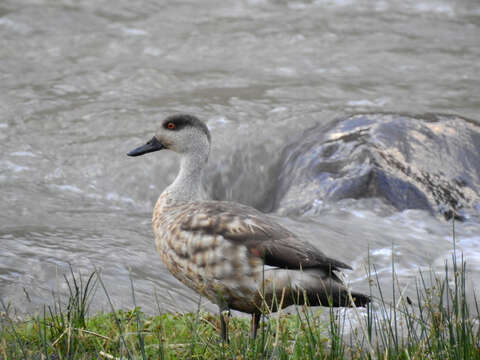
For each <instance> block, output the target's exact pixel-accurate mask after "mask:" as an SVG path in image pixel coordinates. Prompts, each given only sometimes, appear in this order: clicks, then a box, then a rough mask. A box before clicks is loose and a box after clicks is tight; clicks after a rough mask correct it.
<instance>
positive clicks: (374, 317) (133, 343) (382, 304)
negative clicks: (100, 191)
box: [0, 256, 480, 360]
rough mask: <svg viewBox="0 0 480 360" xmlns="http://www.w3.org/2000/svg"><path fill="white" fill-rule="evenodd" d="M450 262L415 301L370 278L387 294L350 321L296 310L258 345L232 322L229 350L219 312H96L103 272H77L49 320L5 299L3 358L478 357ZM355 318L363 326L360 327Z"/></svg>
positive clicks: (475, 310)
mask: <svg viewBox="0 0 480 360" xmlns="http://www.w3.org/2000/svg"><path fill="white" fill-rule="evenodd" d="M451 260H452V262H451V267H450V268H448V267H447V266H446V267H445V273H444V274H440V275H439V274H434V273H428V274H425V273H419V276H418V279H417V291H416V292H417V297H416V298H415V299H410V298H408V297H403V294H402V289H400V288H399V287H398V283H397V282H396V278H395V277H393V278H392V289H390V290H391V291H393V294H394V296H393V302H392V304H390V303H388V302H387V301H385V300H384V299H383V295H382V293H383V292H382V289H380V288H379V287H378V283H376V280H375V279H376V278H377V277H376V274H375V273H371V274H370V281H371V285H372V290H373V289H375V291H374V293H376V294H379V295H378V296H375V298H374V304H373V306H370V307H369V308H368V309H367V310H360V309H350V310H348V312H349V315H346V314H347V312H346V311H343V310H340V311H338V310H331V309H326V308H323V309H321V310H319V309H307V308H302V307H298V308H296V310H295V311H294V312H293V313H290V314H286V313H280V314H277V315H276V316H267V317H266V320H265V321H263V323H262V326H261V328H260V330H259V334H258V336H257V338H256V339H255V340H251V339H250V338H249V320H248V319H246V318H235V317H232V318H230V319H229V321H228V323H229V324H228V327H229V338H230V342H229V343H228V344H225V343H222V342H221V341H220V337H219V334H218V329H219V320H218V316H214V315H212V314H209V313H203V312H201V311H200V310H198V311H194V312H192V313H186V314H171V313H166V314H161V311H160V309H159V314H160V315H155V316H148V315H145V314H144V313H143V312H142V311H141V309H140V308H138V307H137V308H134V309H131V310H120V311H115V309H114V308H113V306H112V312H110V313H101V314H96V315H92V316H89V315H88V306H89V303H90V301H91V297H92V296H93V294H94V292H95V290H96V289H97V288H100V289H103V290H104V291H105V293H106V294H107V297H108V293H107V292H106V288H105V285H104V283H103V282H102V278H101V276H100V275H98V274H97V273H92V274H91V275H90V277H89V278H88V279H84V278H82V277H80V276H78V275H75V274H74V272H73V271H72V272H71V274H70V276H68V277H67V276H66V277H65V281H66V282H67V285H68V288H69V296H68V297H67V298H66V299H64V301H63V302H62V301H61V300H60V299H59V298H55V299H54V301H53V304H54V305H51V306H45V307H44V310H43V312H42V314H41V315H38V316H33V317H30V318H28V319H23V320H18V319H15V317H14V315H13V305H7V304H5V303H3V302H2V304H1V305H2V316H1V321H0V339H1V340H0V359H3V360H7V359H93V358H95V359H271V358H275V359H352V358H353V359H372V358H375V359H425V358H432V359H433V358H434V359H480V329H479V314H480V313H479V306H478V302H477V299H476V298H475V299H474V302H473V306H472V305H469V302H468V301H467V296H466V283H467V279H466V264H465V261H464V259H463V257H456V256H452V259H451ZM132 289H133V286H132ZM383 290H385V289H383ZM132 294H133V295H132V296H134V293H133V291H132ZM393 304H394V305H393ZM470 304H471V302H470ZM266 313H268V310H266ZM352 318H354V319H356V320H358V321H357V325H356V326H355V329H353V330H352V329H350V328H349V327H351V326H352V325H351V319H352ZM347 334H348V335H347Z"/></svg>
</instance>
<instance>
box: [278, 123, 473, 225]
mask: <svg viewBox="0 0 480 360" xmlns="http://www.w3.org/2000/svg"><path fill="white" fill-rule="evenodd" d="M349 198H353V199H360V198H378V199H381V200H382V201H384V202H386V203H387V204H389V205H391V206H393V208H395V209H397V210H404V209H425V210H428V211H430V212H432V213H435V214H442V215H443V216H445V217H446V218H450V217H452V216H456V217H457V218H459V219H462V218H464V217H465V216H468V214H474V213H476V212H477V211H478V208H479V207H480V126H479V125H478V124H476V123H475V122H474V121H472V120H468V119H465V118H461V117H459V116H454V115H441V114H427V115H421V116H413V115H401V114H356V115H352V116H349V117H346V118H340V119H337V120H336V121H335V122H333V123H330V124H328V125H325V124H318V125H316V126H314V127H313V128H311V129H308V130H306V131H305V132H304V133H303V134H302V135H301V136H300V137H299V138H297V139H296V140H294V141H292V143H291V144H290V145H289V146H287V147H286V148H285V149H284V151H283V155H282V160H281V164H280V166H279V173H278V183H277V188H276V199H275V205H274V210H276V211H279V212H282V213H287V214H288V213H296V212H298V209H302V212H305V211H308V210H309V209H310V208H314V207H317V208H318V209H321V208H322V206H323V204H327V203H328V202H334V201H339V200H342V199H349ZM299 202H301V205H300V204H299ZM475 209H477V210H475Z"/></svg>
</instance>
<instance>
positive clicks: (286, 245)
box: [181, 201, 351, 271]
mask: <svg viewBox="0 0 480 360" xmlns="http://www.w3.org/2000/svg"><path fill="white" fill-rule="evenodd" d="M184 206H186V207H188V209H185V210H186V211H185V212H184V213H188V215H187V216H185V217H184V218H183V221H182V225H181V228H182V230H186V231H192V232H197V231H198V232H201V233H203V234H208V235H222V236H223V237H224V238H225V239H227V240H229V241H232V242H234V243H236V244H243V245H244V246H246V247H247V248H248V250H249V251H250V253H252V254H253V255H255V256H258V257H262V258H263V259H264V262H265V264H266V265H270V266H275V267H280V268H287V269H306V268H322V269H325V270H326V271H331V270H338V269H340V268H344V269H351V267H350V266H348V265H346V264H344V263H342V262H341V261H338V260H335V259H332V258H329V257H327V256H325V254H323V253H322V252H321V251H320V250H318V249H317V248H315V247H314V246H313V245H311V244H310V243H308V242H306V241H303V240H300V239H298V238H297V237H296V236H295V235H294V234H293V233H292V232H290V231H289V230H287V229H285V228H284V227H283V226H281V225H279V224H277V223H275V222H274V221H272V220H270V219H269V218H268V217H267V216H266V215H265V214H263V213H261V212H259V211H257V210H255V209H253V208H251V207H249V206H245V205H241V204H238V203H233V202H226V201H210V202H202V203H191V204H188V205H184Z"/></svg>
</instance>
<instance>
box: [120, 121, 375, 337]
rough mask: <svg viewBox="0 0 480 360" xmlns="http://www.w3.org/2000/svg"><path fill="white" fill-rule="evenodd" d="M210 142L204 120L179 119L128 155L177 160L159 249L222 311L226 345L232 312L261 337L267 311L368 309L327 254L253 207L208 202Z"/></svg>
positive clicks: (161, 201) (155, 222)
mask: <svg viewBox="0 0 480 360" xmlns="http://www.w3.org/2000/svg"><path fill="white" fill-rule="evenodd" d="M211 141H212V136H211V133H210V131H209V129H208V127H207V125H206V124H205V123H204V122H203V121H201V120H200V119H198V118H197V117H196V116H193V115H189V114H175V115H171V116H168V117H166V118H165V119H164V120H163V121H161V124H160V127H159V128H158V130H157V131H156V133H155V135H154V136H153V137H152V138H151V139H150V140H149V141H148V142H147V143H146V144H144V145H142V146H140V147H137V148H135V149H133V150H132V151H130V152H128V154H127V155H128V156H132V157H137V156H140V155H144V154H147V153H151V152H156V151H160V150H170V151H173V152H175V153H177V154H178V155H179V161H180V170H179V172H178V174H177V177H176V178H175V180H174V181H173V183H171V184H170V185H169V186H168V187H167V188H166V189H165V190H164V191H163V192H162V193H161V194H160V196H159V197H158V200H157V202H156V204H155V207H154V210H153V217H152V226H153V233H154V237H155V245H156V249H157V251H158V252H159V254H160V257H161V259H162V261H163V263H164V265H165V266H166V268H167V269H168V271H169V272H170V273H171V274H172V275H173V276H174V277H175V278H176V279H178V280H179V281H181V282H182V283H183V284H185V285H186V286H187V287H189V288H190V289H192V290H194V291H195V292H197V293H198V294H200V295H201V296H203V297H205V298H207V299H208V300H210V301H211V302H213V303H214V304H216V305H218V308H219V313H220V335H221V338H222V340H223V341H228V329H227V325H228V324H227V322H228V316H229V314H230V310H237V311H240V312H244V313H247V314H250V315H251V327H250V337H251V338H255V337H256V334H257V329H258V326H259V322H260V318H261V316H262V314H264V313H265V311H266V309H268V311H271V312H275V311H278V310H280V309H283V308H285V307H287V306H290V305H304V306H328V307H353V306H355V307H365V306H367V304H368V303H369V302H370V297H369V296H367V295H364V294H362V293H359V292H353V291H350V290H349V289H348V288H347V287H346V285H345V284H344V283H343V282H342V280H341V279H340V277H339V276H338V275H337V273H338V272H339V271H341V270H343V269H351V267H350V266H349V265H347V264H345V263H343V262H341V261H339V260H335V259H333V258H330V257H328V256H326V255H325V254H324V253H323V252H322V251H321V250H319V249H318V248H317V247H315V246H313V245H312V244H311V243H309V242H307V241H305V240H303V239H301V238H300V237H299V236H297V235H295V234H294V233H293V232H291V231H290V230H288V229H286V228H285V227H284V226H282V225H280V224H279V223H278V222H276V221H275V220H273V219H272V218H271V217H270V216H269V215H267V214H265V213H262V212H260V211H258V210H256V209H255V208H253V207H250V206H247V205H243V204H240V203H237V202H232V201H213V200H204V196H203V194H204V192H203V187H202V172H203V169H204V168H205V166H206V164H207V162H208V158H209V154H210V147H211Z"/></svg>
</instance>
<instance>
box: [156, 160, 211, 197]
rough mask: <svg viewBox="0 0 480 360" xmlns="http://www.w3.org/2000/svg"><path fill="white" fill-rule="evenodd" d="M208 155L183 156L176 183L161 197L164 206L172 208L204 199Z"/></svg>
mask: <svg viewBox="0 0 480 360" xmlns="http://www.w3.org/2000/svg"><path fill="white" fill-rule="evenodd" d="M207 160H208V153H202V152H195V153H191V154H185V155H183V156H182V159H181V162H180V171H179V172H178V175H177V178H176V179H175V181H174V182H173V183H172V184H171V185H170V186H168V187H167V188H166V189H165V190H164V191H163V193H162V195H160V198H161V200H162V203H163V204H162V205H164V206H165V205H167V206H172V205H177V204H181V203H189V202H193V201H198V200H201V199H202V172H203V168H204V166H205V164H206V163H207Z"/></svg>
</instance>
